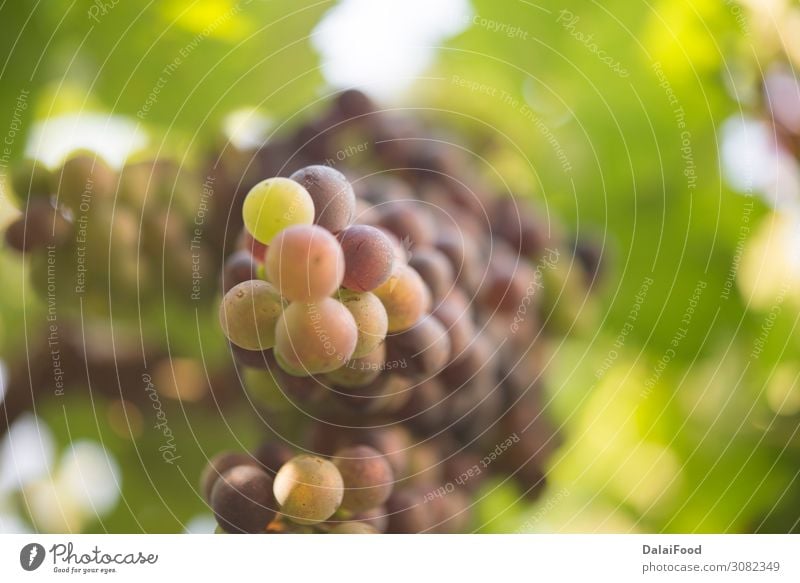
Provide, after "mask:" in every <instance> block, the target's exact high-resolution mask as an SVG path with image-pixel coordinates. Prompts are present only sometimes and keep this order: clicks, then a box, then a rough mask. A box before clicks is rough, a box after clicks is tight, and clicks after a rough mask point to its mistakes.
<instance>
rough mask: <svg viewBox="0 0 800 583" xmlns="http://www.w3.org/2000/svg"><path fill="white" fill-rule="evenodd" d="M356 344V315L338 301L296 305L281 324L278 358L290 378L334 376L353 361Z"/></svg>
mask: <svg viewBox="0 0 800 583" xmlns="http://www.w3.org/2000/svg"><path fill="white" fill-rule="evenodd" d="M357 341H358V328H357V327H356V322H355V320H354V319H353V315H352V314H351V313H350V312H349V310H348V309H347V308H345V307H344V306H343V305H342V304H340V303H339V302H337V301H336V300H333V299H331V298H324V299H322V300H320V301H318V302H315V303H309V304H304V303H300V302H294V303H292V304H290V305H289V307H288V308H286V310H284V312H283V314H282V315H281V317H280V319H279V320H278V324H277V326H276V329H275V356H276V358H277V359H278V364H279V365H281V368H283V369H284V370H285V371H286V372H288V373H289V374H296V373H297V372H298V371H303V372H304V373H305V374H306V375H309V374H320V373H325V372H331V371H333V370H336V369H337V368H339V367H340V366H342V365H344V363H345V362H347V361H348V360H350V357H351V356H352V355H353V351H354V350H355V348H356V342H357Z"/></svg>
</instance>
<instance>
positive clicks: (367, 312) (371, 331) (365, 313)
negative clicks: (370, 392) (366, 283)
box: [339, 290, 389, 358]
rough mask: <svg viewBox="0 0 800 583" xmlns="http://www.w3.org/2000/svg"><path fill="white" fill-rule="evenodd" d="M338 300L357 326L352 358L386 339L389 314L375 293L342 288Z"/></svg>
mask: <svg viewBox="0 0 800 583" xmlns="http://www.w3.org/2000/svg"><path fill="white" fill-rule="evenodd" d="M339 301H340V302H341V303H342V304H343V305H344V307H345V308H347V309H348V310H349V311H350V313H351V314H353V319H354V320H355V322H356V327H357V328H358V342H357V343H356V349H355V350H354V351H353V356H352V358H361V357H363V356H366V355H367V354H370V353H371V352H373V351H374V350H375V349H376V348H377V347H378V346H380V345H381V344H382V343H383V341H384V340H385V339H386V332H387V330H388V328H389V316H388V315H387V314H386V308H384V307H383V304H382V303H381V301H380V300H379V299H378V296H376V295H375V294H372V293H369V292H364V293H358V292H352V291H348V290H342V291H340V292H339Z"/></svg>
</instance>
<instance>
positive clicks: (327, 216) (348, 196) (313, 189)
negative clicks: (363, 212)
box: [290, 165, 356, 233]
mask: <svg viewBox="0 0 800 583" xmlns="http://www.w3.org/2000/svg"><path fill="white" fill-rule="evenodd" d="M290 178H291V179H292V180H294V181H295V182H297V183H299V184H301V185H302V186H303V187H304V188H305V189H306V190H307V191H308V194H309V195H310V196H311V200H312V201H313V202H314V209H315V210H316V213H315V216H314V224H317V225H319V226H320V227H323V228H325V229H328V230H329V231H330V232H331V233H338V232H339V231H341V230H342V229H344V228H346V227H347V225H349V224H350V222H351V221H352V220H353V214H354V213H355V206H356V195H355V194H354V193H353V187H352V186H350V183H349V182H348V181H347V178H345V176H344V174H342V173H341V172H339V171H338V170H336V169H334V168H331V167H330V166H322V165H316V166H307V167H305V168H301V169H300V170H298V171H297V172H295V173H294V174H292V175H291V176H290Z"/></svg>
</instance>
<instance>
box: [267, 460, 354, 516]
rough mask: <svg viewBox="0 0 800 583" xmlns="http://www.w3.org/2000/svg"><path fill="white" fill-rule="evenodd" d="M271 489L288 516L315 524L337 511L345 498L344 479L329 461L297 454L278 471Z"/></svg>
mask: <svg viewBox="0 0 800 583" xmlns="http://www.w3.org/2000/svg"><path fill="white" fill-rule="evenodd" d="M273 492H274V494H275V499H276V500H277V501H278V504H280V507H281V513H282V514H283V515H285V516H286V517H287V518H289V519H290V520H292V521H293V522H296V523H298V524H317V523H319V522H324V521H325V520H327V519H328V518H330V517H331V516H332V515H333V513H334V512H336V510H338V508H339V506H340V505H341V503H342V498H343V497H344V482H343V481H342V475H341V474H340V473H339V470H338V469H337V468H336V466H335V465H334V464H333V463H331V462H330V461H328V460H325V459H322V458H319V457H316V456H311V455H299V456H297V457H294V458H292V459H291V460H289V461H288V462H287V463H285V464H284V465H283V466H282V467H281V469H280V470H278V473H277V474H276V475H275V481H274V484H273Z"/></svg>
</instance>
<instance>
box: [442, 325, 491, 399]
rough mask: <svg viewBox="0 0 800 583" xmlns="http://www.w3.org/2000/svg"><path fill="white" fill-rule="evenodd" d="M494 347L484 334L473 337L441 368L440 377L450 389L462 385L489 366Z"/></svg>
mask: <svg viewBox="0 0 800 583" xmlns="http://www.w3.org/2000/svg"><path fill="white" fill-rule="evenodd" d="M496 348H497V347H496V346H492V345H490V344H489V343H488V341H487V339H486V337H485V336H483V335H478V336H476V337H474V338H473V339H472V341H471V342H470V344H469V345H468V346H467V347H466V348H465V350H464V351H463V352H462V353H460V354H459V355H458V356H457V357H456V358H455V359H454V360H453V361H452V362H450V364H448V365H447V366H446V367H445V368H444V370H442V372H441V374H442V378H443V379H444V380H445V381H446V382H447V383H448V385H449V386H450V387H451V388H452V389H456V388H458V387H460V386H462V385H463V384H465V383H467V382H468V381H469V380H471V379H473V378H475V377H476V376H477V375H478V374H479V373H480V372H481V371H482V370H483V369H485V368H486V367H491V361H492V358H493V352H494V350H495V349H496Z"/></svg>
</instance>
